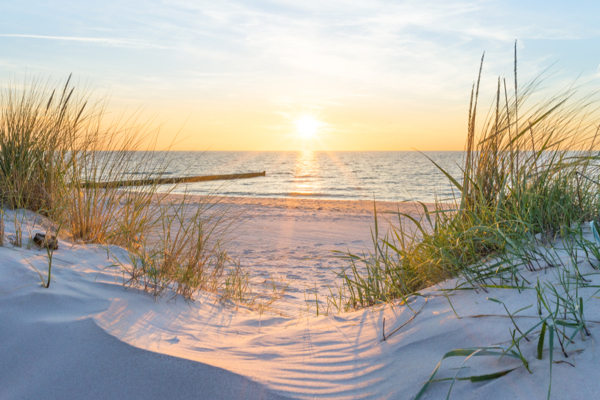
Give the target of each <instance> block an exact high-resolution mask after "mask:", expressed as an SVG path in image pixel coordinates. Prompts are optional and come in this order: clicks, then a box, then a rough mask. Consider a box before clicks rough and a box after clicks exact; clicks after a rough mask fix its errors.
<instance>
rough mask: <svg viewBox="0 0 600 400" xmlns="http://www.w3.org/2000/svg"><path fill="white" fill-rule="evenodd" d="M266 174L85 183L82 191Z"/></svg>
mask: <svg viewBox="0 0 600 400" xmlns="http://www.w3.org/2000/svg"><path fill="white" fill-rule="evenodd" d="M265 175H266V172H265V171H263V172H249V173H245V174H227V175H204V176H186V177H183V178H157V179H135V180H128V181H112V182H85V183H83V184H82V185H81V188H82V189H90V188H101V189H105V188H118V187H122V186H148V185H174V184H178V183H192V182H206V181H228V180H231V179H248V178H256V177H259V176H265Z"/></svg>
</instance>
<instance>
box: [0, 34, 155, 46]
mask: <svg viewBox="0 0 600 400" xmlns="http://www.w3.org/2000/svg"><path fill="white" fill-rule="evenodd" d="M0 36H1V37H14V38H24V39H42V40H60V41H70V42H86V43H95V44H100V45H103V46H113V47H129V48H142V49H144V48H164V46H159V45H156V44H151V43H146V42H140V41H137V40H128V39H119V38H94V37H76V36H45V35H23V34H13V33H0Z"/></svg>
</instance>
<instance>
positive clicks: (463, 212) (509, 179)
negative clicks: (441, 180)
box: [337, 58, 599, 309]
mask: <svg viewBox="0 0 600 400" xmlns="http://www.w3.org/2000/svg"><path fill="white" fill-rule="evenodd" d="M482 66H483V58H482ZM515 72H516V62H515ZM480 77H481V71H480ZM540 82H541V81H540V79H536V80H534V81H533V82H530V83H528V84H527V85H525V87H524V88H523V89H521V90H520V89H518V85H517V82H516V80H515V86H514V91H513V92H512V94H510V95H509V94H508V88H507V85H506V81H505V80H503V79H500V78H499V79H498V89H497V92H496V95H495V100H494V106H493V107H492V109H491V110H490V112H489V113H488V116H487V118H486V120H485V121H484V123H483V124H482V129H481V131H480V132H479V133H477V131H476V127H477V123H476V117H477V101H478V96H479V84H480V82H479V78H478V80H477V82H476V83H475V84H474V86H473V89H472V94H471V104H470V108H469V120H468V131H467V142H466V146H465V147H466V152H465V157H464V163H463V166H462V171H463V175H462V176H460V177H456V176H451V175H450V174H449V173H447V172H446V171H445V170H443V169H442V168H441V167H439V166H438V168H440V171H441V172H442V173H444V174H445V175H446V176H447V178H448V180H449V181H450V182H451V183H452V185H454V188H455V190H456V193H457V194H456V195H455V197H454V198H452V199H439V200H438V201H437V202H436V204H435V205H434V207H432V208H431V207H430V208H428V207H427V205H425V204H423V203H421V204H422V217H421V218H420V219H418V220H417V219H415V218H413V217H412V216H410V215H408V214H401V213H398V215H397V217H398V223H397V224H395V225H394V226H393V228H392V230H391V231H390V232H387V233H385V234H384V235H382V234H381V232H379V229H378V224H377V218H378V216H377V212H376V211H377V210H376V209H375V219H376V221H375V226H374V229H373V231H372V236H373V249H372V250H371V251H370V252H367V253H364V254H352V253H347V252H346V253H341V252H337V255H338V256H339V257H342V258H345V259H346V260H347V261H348V267H347V268H345V269H344V271H343V272H342V273H341V276H342V278H344V281H345V284H346V293H347V294H348V295H347V304H346V306H347V308H349V309H351V308H359V307H368V306H371V305H373V304H376V303H377V302H388V301H391V300H395V299H401V298H403V297H406V296H409V295H411V294H413V293H415V292H416V291H418V290H420V289H423V288H426V287H429V286H432V285H435V284H437V283H439V282H442V281H444V280H445V279H448V278H451V277H456V276H462V277H464V278H466V279H467V280H468V281H469V282H471V283H472V284H474V285H476V284H487V283H489V282H490V281H491V280H493V279H494V276H495V274H496V273H495V272H493V270H490V269H489V268H482V264H483V263H485V262H486V261H487V260H488V259H489V258H490V257H492V256H497V255H502V254H508V253H510V252H527V250H526V249H527V248H528V247H527V244H528V243H532V241H533V238H534V236H535V235H542V237H543V238H544V239H546V240H549V241H550V240H552V239H553V238H554V237H556V236H557V235H558V234H559V233H560V232H561V230H562V229H564V228H565V227H571V226H573V225H574V224H581V223H582V222H583V221H586V220H590V219H592V218H595V217H597V216H598V214H599V213H598V207H599V198H598V189H599V187H598V185H597V184H596V183H595V182H594V181H593V180H590V179H591V178H590V177H592V178H593V179H595V177H597V176H598V166H597V155H596V151H597V148H598V138H597V134H598V128H597V125H596V124H595V122H596V121H595V119H594V118H595V117H596V113H595V112H596V107H597V104H596V102H595V97H594V94H589V95H582V94H581V93H580V92H579V91H578V90H577V88H576V87H569V88H567V89H566V90H564V91H562V92H560V93H559V94H557V95H555V96H553V97H551V98H549V99H546V100H544V101H542V102H540V103H537V104H534V105H533V106H532V107H529V108H527V100H529V99H530V97H531V96H532V94H534V92H535V90H536V88H537V87H538V86H539V83H540ZM432 162H433V161H432ZM434 164H435V163H434ZM407 222H409V223H407ZM411 226H412V227H414V226H416V229H415V228H412V229H411ZM359 266H361V267H362V268H359ZM361 271H366V272H361Z"/></svg>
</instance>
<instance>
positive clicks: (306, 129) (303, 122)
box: [295, 116, 323, 139]
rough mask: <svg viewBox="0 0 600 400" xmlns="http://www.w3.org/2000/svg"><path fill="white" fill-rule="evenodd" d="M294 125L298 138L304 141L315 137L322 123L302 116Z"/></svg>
mask: <svg viewBox="0 0 600 400" xmlns="http://www.w3.org/2000/svg"><path fill="white" fill-rule="evenodd" d="M295 124H296V129H297V131H298V133H299V134H300V136H302V137H303V138H306V139H308V138H312V137H314V136H316V134H317V132H318V131H319V128H320V127H321V126H322V125H323V123H322V122H319V121H317V120H316V119H314V118H313V117H310V116H304V117H302V118H300V119H298V120H296V121H295Z"/></svg>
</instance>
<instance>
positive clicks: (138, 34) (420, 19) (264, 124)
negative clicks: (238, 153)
mask: <svg viewBox="0 0 600 400" xmlns="http://www.w3.org/2000/svg"><path fill="white" fill-rule="evenodd" d="M0 4H1V10H2V12H0V82H2V83H3V84H5V83H7V82H9V81H10V80H11V79H22V78H23V77H24V76H41V77H43V78H53V79H56V80H60V79H64V78H66V76H68V74H69V73H71V72H73V74H74V76H75V77H76V78H77V79H78V80H80V81H82V82H89V83H90V84H91V86H92V87H93V88H94V89H95V90H96V91H98V92H99V93H109V94H110V96H111V110H113V111H114V112H115V113H116V112H119V111H122V110H124V109H137V108H138V107H140V106H142V107H145V110H146V113H147V114H148V115H156V116H157V118H158V120H160V121H164V122H166V123H165V125H164V128H163V133H164V136H165V138H166V139H165V140H166V141H168V140H167V139H168V138H170V137H172V136H173V134H174V132H175V131H178V130H179V128H181V127H182V125H183V129H182V136H183V137H185V138H186V140H185V144H182V146H184V147H183V148H186V149H187V148H196V149H198V150H205V149H207V148H210V149H212V150H228V149H237V150H245V149H247V150H291V149H296V148H297V147H298V143H297V141H295V138H294V134H295V131H294V126H295V125H294V121H297V120H298V119H300V118H303V117H304V116H306V115H309V116H311V117H312V118H315V120H318V121H321V122H322V125H321V126H322V127H323V129H322V131H321V132H320V133H319V135H318V136H319V137H317V138H313V140H312V141H311V142H310V143H303V144H302V145H303V146H308V147H311V148H315V149H322V150H325V149H332V150H361V149H364V150H378V149H379V150H407V149H410V148H418V149H423V150H430V149H438V150H443V149H460V148H462V142H463V141H464V136H465V126H466V113H467V111H468V110H467V107H468V97H469V94H470V86H471V84H472V82H473V80H474V79H475V78H476V74H477V69H478V62H479V59H480V57H481V54H482V52H483V51H486V63H485V66H484V88H487V89H491V90H493V89H492V88H493V87H494V86H495V84H496V77H497V76H498V75H501V76H506V77H507V79H512V62H513V59H512V52H513V44H514V40H515V39H518V52H519V77H520V79H522V80H526V79H529V78H532V77H534V76H536V75H537V74H539V73H540V72H541V71H543V70H544V69H545V68H546V67H548V66H550V65H551V64H552V63H554V62H556V65H555V67H554V71H555V72H556V73H555V74H554V75H553V77H552V79H551V80H549V81H548V82H549V84H551V85H553V86H557V87H558V86H560V85H561V84H562V83H564V82H569V81H572V80H574V79H575V78H576V77H577V76H579V75H581V76H582V79H586V80H592V82H595V81H594V79H596V77H597V76H598V75H599V65H600V51H599V50H600V41H599V40H598V39H599V36H600V25H599V24H598V23H597V16H598V15H600V2H591V1H579V2H577V3H567V2H551V1H546V2H542V1H528V2H516V1H472V2H459V1H377V0H369V1H367V0H353V1H302V2H298V1H296V2H290V1H244V2H242V1H219V2H215V1H164V2H159V1H130V2H118V1H105V2H90V1H77V2H64V1H52V2H33V1H26V2H14V1H11V2H7V1H3V2H2V3H0ZM592 84H594V83H592ZM186 121H187V122H186ZM184 122H185V125H184ZM296 139H297V138H296Z"/></svg>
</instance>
